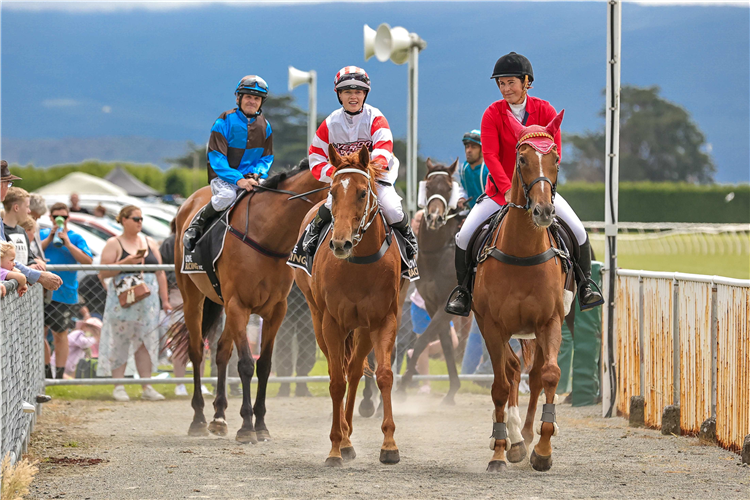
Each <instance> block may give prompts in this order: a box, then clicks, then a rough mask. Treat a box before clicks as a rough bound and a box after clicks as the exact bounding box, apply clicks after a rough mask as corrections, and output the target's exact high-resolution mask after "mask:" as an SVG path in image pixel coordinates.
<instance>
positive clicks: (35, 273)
mask: <svg viewBox="0 0 750 500" xmlns="http://www.w3.org/2000/svg"><path fill="white" fill-rule="evenodd" d="M20 180H21V178H20V177H17V176H15V175H11V173H10V168H9V167H8V162H7V161H5V160H0V201H3V200H4V199H5V195H6V194H7V193H8V189H10V188H11V187H12V186H13V182H14V181H20ZM0 241H8V239H7V238H6V237H5V231H4V230H3V224H2V219H0ZM16 267H17V268H18V270H19V271H20V272H21V274H23V275H24V276H26V279H27V282H28V284H29V285H33V284H34V283H37V282H39V284H41V285H42V286H43V287H44V288H46V289H47V290H57V289H58V288H60V285H62V280H61V279H60V277H59V276H56V275H54V274H52V273H50V272H47V271H40V270H38V269H31V268H29V267H26V265H24V264H23V263H22V262H16ZM0 286H2V285H0Z"/></svg>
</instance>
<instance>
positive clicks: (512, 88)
mask: <svg viewBox="0 0 750 500" xmlns="http://www.w3.org/2000/svg"><path fill="white" fill-rule="evenodd" d="M491 78H492V79H493V80H495V82H496V83H497V86H498V88H499V89H500V92H501V93H502V94H503V99H501V100H499V101H495V102H494V103H492V104H490V106H489V107H488V108H487V109H486V110H485V112H484V115H483V116H482V128H481V139H482V154H483V156H484V161H485V163H486V164H487V168H488V169H489V171H490V177H489V179H488V180H487V185H486V187H485V193H486V195H487V196H486V197H485V196H483V197H482V199H481V200H479V201H478V202H477V204H476V205H474V208H472V209H471V212H470V213H469V216H468V217H467V218H466V222H464V224H463V227H462V228H461V230H460V231H459V232H458V234H456V276H457V278H458V286H457V287H456V288H455V289H454V290H453V292H452V293H451V298H450V300H449V301H448V304H447V305H446V307H445V310H446V312H448V313H450V314H456V315H459V316H468V315H469V313H470V312H471V291H470V290H469V288H468V287H467V286H466V285H465V283H466V278H467V276H468V273H469V267H468V262H467V259H466V252H467V247H468V245H469V240H470V239H471V237H472V235H473V234H474V232H475V231H476V229H477V228H478V227H479V225H480V224H482V223H483V222H484V221H485V220H487V219H488V218H489V217H490V216H491V215H492V214H494V213H495V212H497V211H498V210H500V209H501V208H502V206H503V205H505V204H506V203H508V202H509V201H510V188H511V179H512V178H513V170H514V168H515V164H516V145H517V142H518V138H517V137H516V134H515V132H514V129H513V127H511V126H510V125H509V122H508V120H517V121H518V123H520V124H521V125H523V126H525V127H528V126H531V125H541V126H546V125H547V124H548V123H550V122H551V121H552V119H553V118H555V116H557V112H556V111H555V108H553V107H552V105H551V104H550V103H549V102H547V101H544V100H542V99H539V98H537V97H533V96H530V95H528V93H527V91H528V90H529V89H530V88H531V83H532V82H533V81H534V71H533V69H532V67H531V62H530V61H529V60H528V59H527V58H526V57H524V56H522V55H520V54H516V53H515V52H511V53H509V54H506V55H504V56H503V57H501V58H500V59H498V60H497V62H496V63H495V68H494V71H493V73H492V76H491ZM554 143H555V146H556V148H557V153H558V155H560V154H561V153H562V147H561V141H560V132H559V130H558V131H557V133H555V135H554ZM554 203H555V212H556V214H557V216H558V217H559V218H561V219H562V220H564V221H565V222H566V223H567V224H568V226H569V227H570V228H571V229H572V231H573V233H574V235H575V238H576V240H577V241H578V244H579V245H580V248H581V252H580V254H581V256H580V258H579V260H578V264H579V266H580V267H581V270H582V271H583V274H584V277H585V279H590V277H591V244H590V242H589V238H588V235H587V234H586V229H585V228H584V227H583V224H582V223H581V220H580V219H579V218H578V216H577V215H576V213H575V212H574V211H573V209H572V208H571V207H570V205H569V204H568V203H567V202H566V201H565V199H564V198H563V197H562V196H560V194H559V193H557V194H556V196H555V200H554ZM579 293H580V296H579V302H580V305H581V309H588V308H590V307H593V306H595V305H598V304H601V303H602V297H601V295H600V294H599V292H598V291H596V290H594V289H592V288H591V286H590V284H589V283H588V282H585V283H584V284H583V285H582V286H581V288H580V290H579Z"/></svg>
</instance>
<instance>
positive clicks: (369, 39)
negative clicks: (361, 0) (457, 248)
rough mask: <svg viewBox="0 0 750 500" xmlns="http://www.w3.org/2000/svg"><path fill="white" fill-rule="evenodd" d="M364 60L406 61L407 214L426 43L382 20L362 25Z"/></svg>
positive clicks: (413, 205) (413, 187)
mask: <svg viewBox="0 0 750 500" xmlns="http://www.w3.org/2000/svg"><path fill="white" fill-rule="evenodd" d="M364 41H365V61H366V60H368V59H369V58H370V57H372V56H375V57H376V58H377V59H378V61H380V62H385V61H387V60H388V59H390V60H391V61H393V62H394V63H396V64H404V63H405V62H408V63H409V68H408V75H409V78H408V80H409V81H408V103H407V108H406V109H407V112H406V116H407V119H406V208H407V210H408V211H409V213H410V214H411V215H414V213H415V212H416V211H417V182H418V181H417V157H418V154H417V153H418V147H419V142H418V134H417V122H418V106H417V104H418V101H419V52H420V51H421V50H422V49H424V48H426V47H427V42H425V41H424V40H422V39H421V38H420V37H419V35H417V34H416V33H409V31H408V30H407V29H406V28H403V27H401V26H396V27H395V28H391V27H390V26H388V25H387V24H385V23H383V24H381V25H380V26H378V29H377V30H373V29H372V28H370V27H369V26H368V25H366V24H365V27H364Z"/></svg>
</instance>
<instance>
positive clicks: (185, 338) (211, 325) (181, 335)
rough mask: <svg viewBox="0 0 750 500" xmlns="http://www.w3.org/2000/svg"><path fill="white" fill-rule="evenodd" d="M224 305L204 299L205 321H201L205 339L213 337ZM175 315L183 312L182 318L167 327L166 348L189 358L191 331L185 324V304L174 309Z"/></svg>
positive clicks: (183, 357) (176, 355)
mask: <svg viewBox="0 0 750 500" xmlns="http://www.w3.org/2000/svg"><path fill="white" fill-rule="evenodd" d="M222 309H223V306H221V305H219V304H217V303H215V302H213V301H211V300H208V299H205V300H204V301H203V322H202V323H201V335H202V337H203V339H204V340H205V339H209V341H210V340H211V339H212V338H213V335H214V334H215V333H216V330H217V326H218V324H219V318H220V317H221V311H222ZM172 314H173V315H177V314H181V316H180V319H178V320H176V321H175V322H174V323H172V325H171V326H170V327H169V329H167V333H166V337H167V341H166V342H165V343H164V349H166V348H167V347H169V349H170V350H171V351H172V356H174V357H176V358H178V359H184V360H187V359H188V353H189V348H190V331H189V330H188V327H187V325H186V324H185V311H184V304H180V305H179V306H177V307H175V308H174V309H173V310H172Z"/></svg>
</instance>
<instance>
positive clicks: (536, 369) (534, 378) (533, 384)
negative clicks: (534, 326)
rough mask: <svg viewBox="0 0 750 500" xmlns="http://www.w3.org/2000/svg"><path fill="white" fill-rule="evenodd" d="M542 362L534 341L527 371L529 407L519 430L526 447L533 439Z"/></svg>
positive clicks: (540, 388) (540, 352)
mask: <svg viewBox="0 0 750 500" xmlns="http://www.w3.org/2000/svg"><path fill="white" fill-rule="evenodd" d="M543 364H544V356H543V355H542V348H541V346H540V345H539V343H536V350H535V352H534V363H533V364H532V365H531V370H530V371H529V407H528V409H527V410H526V422H525V423H524V425H523V430H521V434H522V435H523V440H524V442H525V443H526V447H527V448H528V447H529V446H531V442H532V441H533V440H534V416H535V415H536V407H537V404H538V402H539V395H540V394H541V393H542V365H543Z"/></svg>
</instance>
